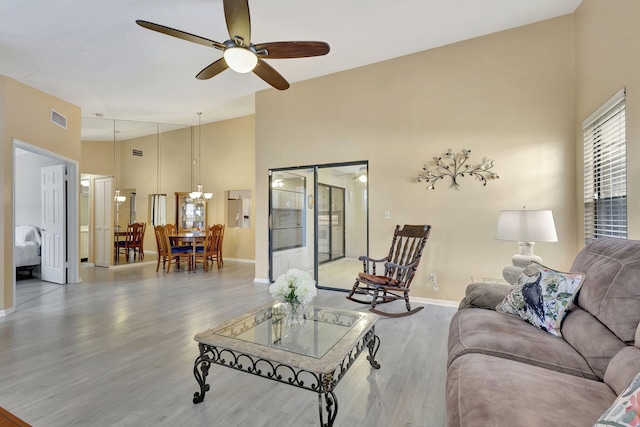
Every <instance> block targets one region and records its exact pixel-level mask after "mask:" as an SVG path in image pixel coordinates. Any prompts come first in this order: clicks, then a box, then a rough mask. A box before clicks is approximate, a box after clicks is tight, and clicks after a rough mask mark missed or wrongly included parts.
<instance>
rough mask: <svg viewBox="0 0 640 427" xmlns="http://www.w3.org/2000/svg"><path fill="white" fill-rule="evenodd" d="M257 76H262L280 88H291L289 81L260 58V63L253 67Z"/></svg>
mask: <svg viewBox="0 0 640 427" xmlns="http://www.w3.org/2000/svg"><path fill="white" fill-rule="evenodd" d="M253 72H254V73H255V75H256V76H258V77H260V78H261V79H262V80H264V81H265V82H267V83H269V84H270V85H271V86H273V87H275V88H276V89H278V90H285V89H289V82H287V81H286V80H285V79H284V77H282V76H281V75H280V73H278V72H277V71H276V70H274V69H273V67H271V66H270V65H269V64H267V63H266V62H264V61H263V60H262V59H259V58H258V65H256V68H254V69H253Z"/></svg>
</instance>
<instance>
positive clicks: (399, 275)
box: [347, 225, 431, 317]
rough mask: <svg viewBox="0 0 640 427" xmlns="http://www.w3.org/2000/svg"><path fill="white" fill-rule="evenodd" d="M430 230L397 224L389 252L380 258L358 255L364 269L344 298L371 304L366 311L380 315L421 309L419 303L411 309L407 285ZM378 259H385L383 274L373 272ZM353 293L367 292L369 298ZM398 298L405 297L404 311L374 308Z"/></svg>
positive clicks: (412, 311) (381, 260)
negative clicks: (390, 311)
mask: <svg viewBox="0 0 640 427" xmlns="http://www.w3.org/2000/svg"><path fill="white" fill-rule="evenodd" d="M430 232H431V226H430V225H405V226H404V227H402V230H401V229H400V226H399V225H397V226H396V229H395V232H394V233H393V239H392V240H391V248H390V249H389V255H387V256H386V257H385V258H382V259H373V258H369V257H367V256H361V257H360V258H358V259H359V260H360V261H362V266H363V270H364V271H363V272H361V273H358V277H357V278H356V282H355V284H354V285H353V289H351V291H350V292H349V295H348V296H347V299H350V300H351V301H355V302H359V303H361V304H371V308H369V311H371V312H373V313H376V314H380V315H383V316H390V317H402V316H408V315H410V314H414V313H417V312H418V311H420V310H422V309H423V308H424V307H422V306H420V307H418V308H415V309H413V310H411V305H410V304H409V286H411V281H412V280H413V277H414V275H415V272H416V269H417V268H418V264H419V263H420V257H421V256H422V251H423V249H424V246H425V244H426V243H427V239H428V238H429V233H430ZM378 263H380V264H382V263H384V264H383V265H384V273H383V275H377V274H376V266H377V264H378ZM379 268H382V266H380V267H379ZM356 294H357V295H366V296H368V298H366V297H365V298H364V299H358V298H357V297H354V295H356ZM399 299H403V300H404V301H405V304H406V306H407V312H406V313H388V312H384V311H380V310H378V309H376V306H377V305H378V304H384V303H387V302H392V301H396V300H399Z"/></svg>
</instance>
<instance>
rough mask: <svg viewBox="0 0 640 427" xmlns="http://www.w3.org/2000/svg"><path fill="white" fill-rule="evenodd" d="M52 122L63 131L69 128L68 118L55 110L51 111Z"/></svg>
mask: <svg viewBox="0 0 640 427" xmlns="http://www.w3.org/2000/svg"><path fill="white" fill-rule="evenodd" d="M51 121H52V122H53V123H55V124H57V125H58V126H60V127H61V128H63V129H66V128H67V118H66V117H65V116H63V115H62V114H60V113H58V112H57V111H56V110H54V109H51Z"/></svg>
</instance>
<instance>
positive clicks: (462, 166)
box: [416, 148, 500, 190]
mask: <svg viewBox="0 0 640 427" xmlns="http://www.w3.org/2000/svg"><path fill="white" fill-rule="evenodd" d="M470 154H471V150H462V153H454V152H453V151H451V148H449V150H448V151H447V152H446V153H445V154H444V155H443V156H442V157H434V158H433V163H434V165H435V166H434V167H432V168H429V167H428V166H427V165H426V164H425V165H424V167H423V168H422V170H423V172H421V173H420V174H419V175H418V177H417V178H416V182H423V181H425V182H426V183H427V184H429V186H428V187H427V190H435V183H436V181H438V180H441V179H444V178H445V177H447V176H448V177H450V178H451V187H453V188H455V189H456V190H459V187H460V183H459V182H458V180H459V179H460V178H462V177H464V176H465V175H469V176H472V177H474V178H475V179H477V180H478V181H482V185H483V186H484V185H487V181H488V180H491V179H498V178H500V177H499V176H498V174H497V173H495V172H491V171H490V169H492V168H493V160H491V159H487V158H483V159H482V162H481V163H479V164H476V165H474V164H471V163H467V162H468V161H469V156H470Z"/></svg>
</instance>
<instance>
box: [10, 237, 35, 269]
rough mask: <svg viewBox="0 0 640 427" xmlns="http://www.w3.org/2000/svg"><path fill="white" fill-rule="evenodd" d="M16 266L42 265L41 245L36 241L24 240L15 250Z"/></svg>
mask: <svg viewBox="0 0 640 427" xmlns="http://www.w3.org/2000/svg"><path fill="white" fill-rule="evenodd" d="M13 259H14V260H15V262H16V267H26V266H30V265H40V245H39V244H38V243H36V242H24V243H23V244H21V245H16V246H15V247H14V250H13Z"/></svg>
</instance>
